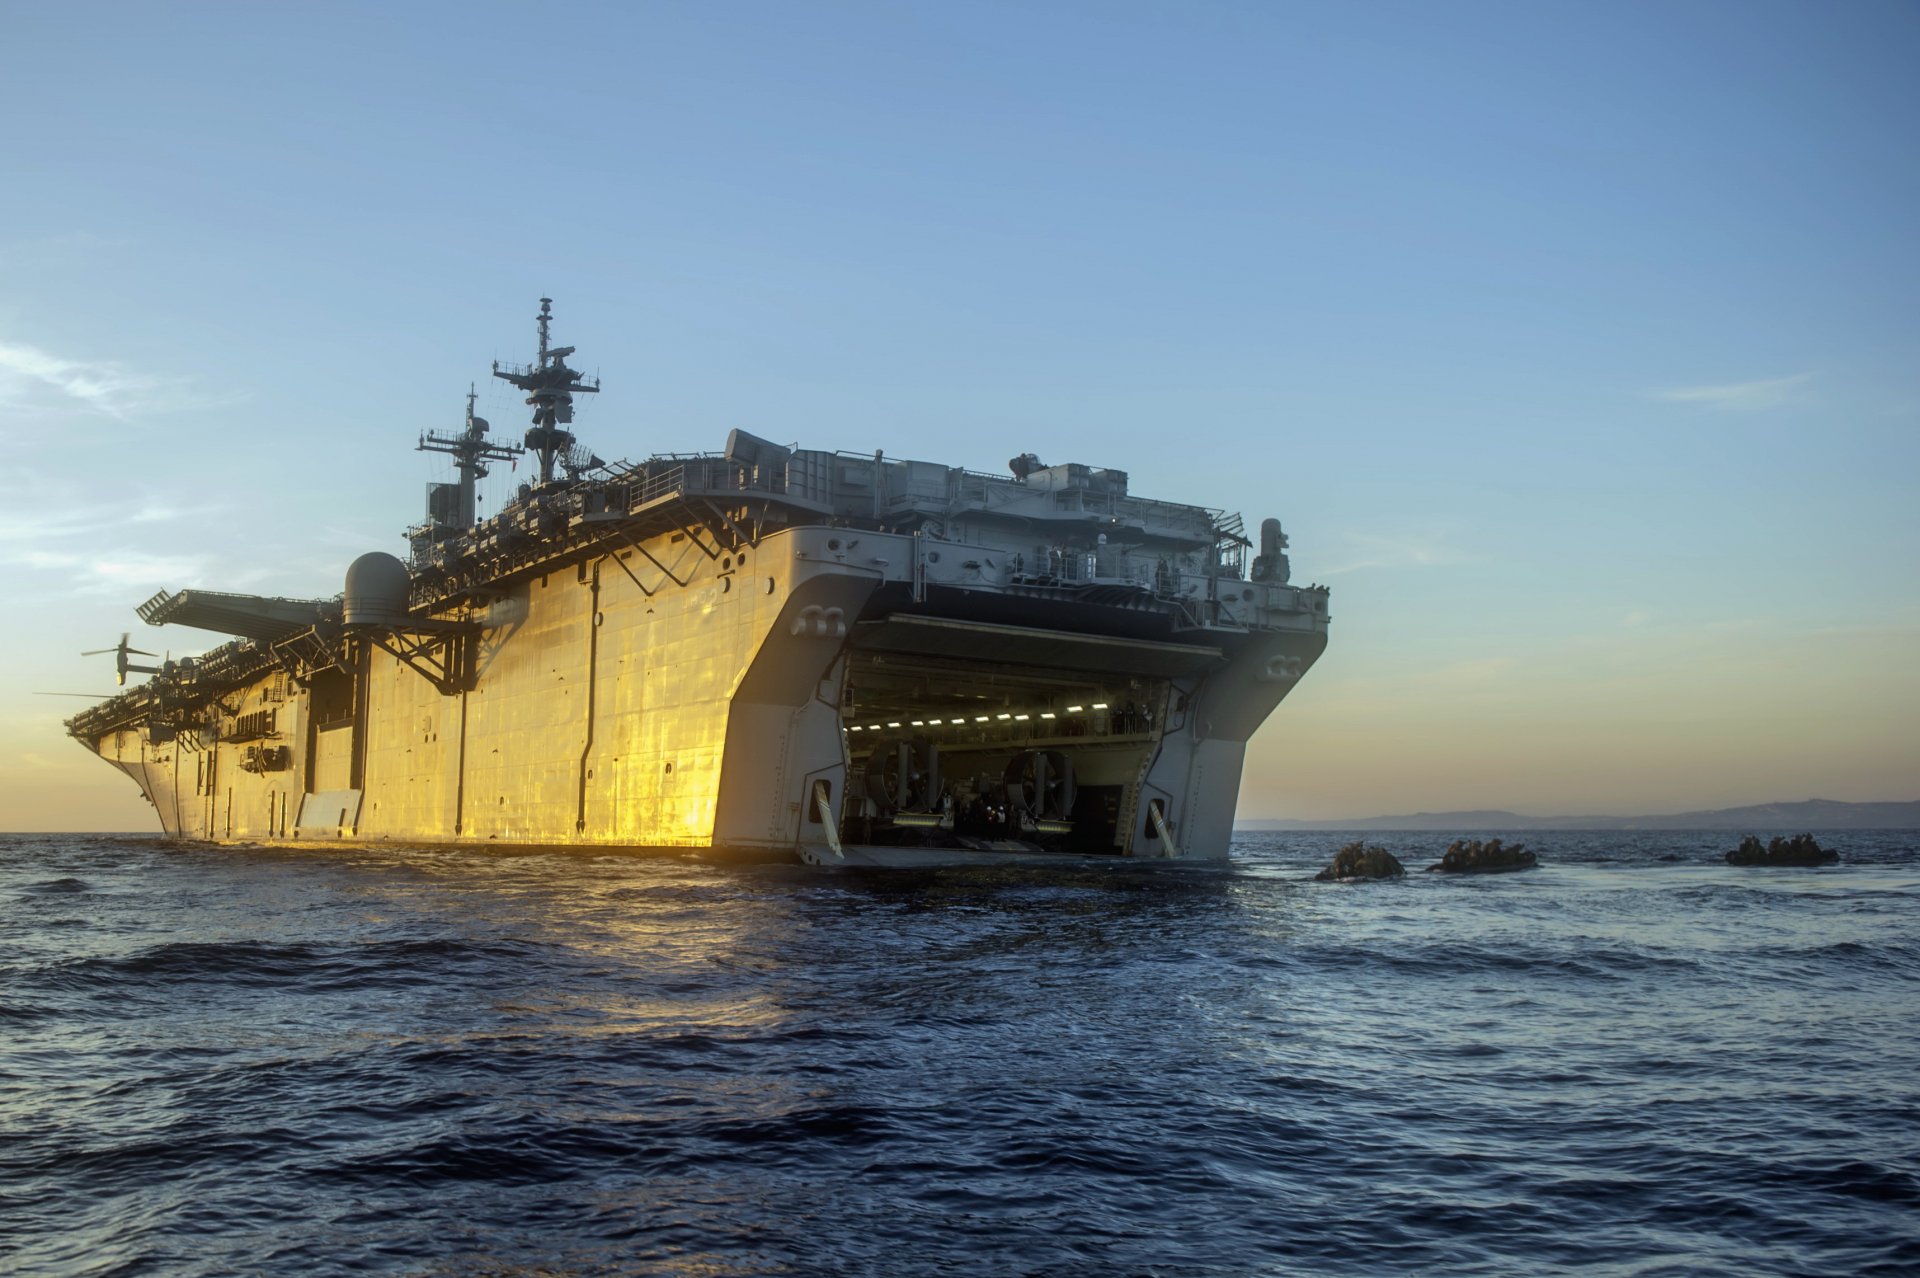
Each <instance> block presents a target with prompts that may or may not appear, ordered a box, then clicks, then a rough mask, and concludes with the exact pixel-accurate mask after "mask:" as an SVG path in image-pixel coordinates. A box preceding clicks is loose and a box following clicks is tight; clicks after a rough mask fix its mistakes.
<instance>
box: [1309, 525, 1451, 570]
mask: <svg viewBox="0 0 1920 1278" xmlns="http://www.w3.org/2000/svg"><path fill="white" fill-rule="evenodd" d="M1342 540H1343V541H1344V542H1345V543H1346V545H1347V547H1348V555H1349V557H1348V558H1347V559H1346V560H1345V561H1344V562H1342V563H1339V564H1336V565H1335V566H1334V567H1332V568H1322V569H1321V570H1320V571H1319V573H1318V575H1319V576H1321V577H1338V576H1340V575H1341V574H1343V573H1349V572H1359V571H1361V570H1362V569H1365V568H1443V567H1448V566H1451V565H1454V564H1464V563H1468V562H1470V558H1469V557H1468V556H1467V555H1464V554H1462V553H1461V552H1459V551H1457V550H1454V549H1453V548H1452V547H1450V546H1447V545H1444V544H1442V543H1441V542H1440V541H1439V540H1438V539H1437V538H1434V537H1425V536H1417V535H1416V536H1397V537H1383V536H1380V535H1378V534H1375V533H1348V534H1346V535H1345V536H1344V537H1343V538H1342Z"/></svg>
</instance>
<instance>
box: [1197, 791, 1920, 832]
mask: <svg viewBox="0 0 1920 1278" xmlns="http://www.w3.org/2000/svg"><path fill="white" fill-rule="evenodd" d="M1234 829H1236V830H1244V831H1258V830H1461V831H1486V830H1495V831H1500V830H1751V831H1755V832H1762V831H1772V832H1776V833H1778V832H1781V831H1786V830H1789V829H1791V830H1794V831H1802V830H1804V831H1813V830H1912V829H1920V800H1912V801H1908V802H1899V803H1840V802H1837V801H1836V800H1833V799H1806V800H1803V801H1801V802H1798V803H1755V804H1750V805H1748V806H1746V807H1741V808H1715V809H1712V810H1710V811H1704V812H1670V813H1665V814H1659V815H1653V816H1526V815H1524V814H1522V813H1519V812H1507V811H1504V810H1501V809H1472V810H1468V811H1463V812H1411V813H1405V814H1402V815H1399V816H1374V817H1347V818H1344V819H1340V820H1325V821H1312V820H1298V819H1294V818H1279V819H1269V820H1260V821H1237V822H1235V823H1234Z"/></svg>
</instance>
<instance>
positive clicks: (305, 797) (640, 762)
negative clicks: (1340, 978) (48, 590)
mask: <svg viewBox="0 0 1920 1278" xmlns="http://www.w3.org/2000/svg"><path fill="white" fill-rule="evenodd" d="M551 316H552V303H551V300H550V299H545V298H543V299H541V302H540V314H539V317H538V332H539V345H538V351H537V354H536V357H535V360H534V362H533V363H531V364H528V365H525V366H502V365H499V364H495V365H494V368H493V375H494V376H495V377H497V378H500V379H501V380H503V381H505V382H508V383H509V384H511V385H512V386H514V387H516V388H518V389H519V390H521V391H524V392H525V393H526V402H527V404H528V405H529V406H530V407H531V408H532V410H533V411H532V416H533V421H532V426H531V429H529V430H528V431H527V432H526V435H525V439H524V444H523V445H520V446H516V445H508V444H503V443H499V442H496V441H495V440H494V439H492V438H491V437H490V431H489V427H488V424H487V422H486V421H484V420H483V419H481V418H479V417H476V416H474V398H475V397H474V395H473V393H471V391H470V393H469V395H468V399H467V415H466V421H465V423H464V426H463V427H462V428H461V429H459V430H457V431H446V432H429V433H427V434H424V435H422V436H421V438H420V441H419V447H420V448H421V449H422V450H426V451H431V452H438V453H444V454H447V455H448V456H450V457H451V458H452V459H453V465H454V467H455V470H456V472H457V474H458V476H459V479H458V482H457V483H445V484H434V485H430V486H429V489H428V497H427V513H426V519H425V520H424V521H423V522H421V523H419V524H418V525H416V526H414V527H413V528H411V529H409V530H408V533H407V542H408V555H407V558H406V559H405V560H404V561H403V560H402V559H400V558H398V557H396V556H393V555H388V554H384V553H369V554H366V555H362V556H361V557H360V558H359V559H357V560H355V561H354V562H353V563H352V565H351V566H350V567H348V569H347V571H346V576H345V583H344V584H345V589H344V591H343V593H342V594H341V595H340V596H338V597H336V598H332V599H282V598H266V597H261V596H255V595H242V594H229V593H220V592H215V591H211V590H202V589H197V588H195V589H185V590H180V591H176V592H171V593H170V592H166V591H162V592H161V593H159V594H157V595H155V596H154V597H153V598H151V599H149V600H147V602H146V603H144V604H142V605H140V607H139V609H138V610H137V611H138V613H139V616H140V618H141V619H142V620H143V621H145V622H147V623H149V624H151V625H156V626H157V625H182V626H190V627H198V628H200V629H203V630H210V631H214V632H216V633H220V634H224V635H228V636H231V637H232V638H231V640H230V641H229V642H227V643H225V644H223V645H222V646H220V647H217V648H214V649H213V650H211V651H210V652H207V653H206V654H205V655H203V656H201V657H198V658H195V659H182V660H179V661H168V662H167V663H165V664H164V665H160V666H147V667H142V666H137V665H133V664H131V663H130V661H129V657H130V656H131V655H134V654H135V653H136V650H134V649H131V648H129V647H128V641H127V640H126V639H125V638H123V639H122V641H121V643H120V646H119V648H118V649H117V652H118V664H119V668H120V677H121V681H122V684H123V685H124V683H125V679H126V675H127V674H128V673H130V672H137V673H144V674H148V675H150V676H151V678H150V679H149V680H148V682H146V683H145V684H144V685H142V686H139V687H137V688H134V689H132V690H129V691H128V692H125V693H123V694H121V695H119V696H116V697H114V698H113V699H112V700H110V701H107V702H104V703H102V704H101V705H98V706H96V707H93V708H92V709H89V710H88V711H86V712H85V713H83V714H80V715H78V716H76V717H75V718H73V719H71V720H69V721H68V724H67V728H68V731H69V732H70V733H71V734H72V735H73V736H74V737H75V738H76V739H78V740H79V741H80V742H82V743H83V744H85V745H86V746H87V747H88V748H89V749H91V750H93V751H94V752H95V753H97V754H98V755H99V756H100V757H101V758H102V759H104V760H106V761H107V762H108V763H111V764H113V765H114V766H115V767H117V768H119V769H121V770H122V771H123V772H125V773H126V774H127V775H128V776H129V777H131V778H132V779H133V780H134V782H135V783H136V784H137V785H139V787H140V789H141V790H142V792H144V793H145V795H146V797H147V799H148V800H149V801H150V802H151V803H152V804H153V806H154V808H155V809H156V811H157V812H158V813H159V817H160V823H161V825H162V827H163V828H164V829H165V831H166V833H167V834H168V835H170V836H172V837H175V838H178V839H182V840H195V841H209V842H214V843H243V842H244V843H278V842H286V843H295V844H312V843H397V844H431V845H449V844H451V845H461V844H472V845H481V846H494V847H498V846H505V845H533V846H541V845H546V846H554V845H563V846H578V847H594V848H630V849H711V850H713V851H714V852H717V853H728V854H736V855H742V856H748V857H757V858H774V857H797V858H799V859H801V860H804V861H809V862H814V863H820V864H830V865H849V864H853V865H919V864H950V863H980V862H986V863H1000V862H1008V861H1022V862H1024V861H1036V860H1043V861H1052V860H1060V859H1067V858H1073V859H1089V858H1093V859H1101V858H1129V857H1131V858H1155V859H1168V858H1172V859H1185V860H1189V861H1191V860H1203V861H1204V860H1220V859H1223V858H1225V857H1226V855H1227V845H1228V840H1229V836H1230V833H1231V830H1232V824H1233V813H1234V804H1235V800H1236V798H1237V796H1238V793H1239V787H1240V773H1241V765H1242V761H1243V758H1244V756H1245V753H1246V747H1247V740H1248V738H1249V737H1251V736H1252V735H1253V732H1254V730H1255V729H1256V728H1258V727H1259V726H1260V724H1261V722H1262V721H1263V720H1265V719H1266V717H1267V716H1268V715H1269V714H1270V713H1272V711H1273V710H1274V708H1275V707H1276V706H1277V705H1279V703H1280V701H1281V699H1282V698H1283V697H1285V696H1286V694H1287V693H1288V692H1289V691H1290V690H1291V689H1292V688H1293V686H1294V684H1295V683H1296V682H1298V680H1299V679H1300V677H1301V675H1302V674H1304V673H1305V671H1306V670H1307V668H1308V667H1309V666H1311V665H1312V664H1313V662H1314V660H1315V659H1316V658H1317V657H1318V656H1319V655H1320V653H1321V651H1322V650H1323V649H1324V648H1325V646H1326V641H1327V619H1328V617H1327V591H1326V590H1325V589H1324V588H1322V587H1318V586H1305V587H1302V586H1296V585H1293V584H1292V583H1291V582H1290V580H1289V570H1288V563H1287V556H1286V554H1285V549H1286V539H1285V537H1284V536H1283V535H1282V532H1281V527H1280V524H1279V521H1277V520H1274V519H1268V520H1266V521H1265V522H1264V523H1263V524H1262V525H1261V527H1260V530H1259V544H1258V546H1257V547H1256V546H1255V544H1254V543H1253V542H1252V541H1251V540H1250V539H1249V538H1248V537H1247V536H1246V535H1245V533H1244V531H1243V526H1242V523H1241V520H1240V517H1239V516H1238V515H1230V514H1227V513H1225V512H1223V511H1219V510H1212V509H1207V508H1204V507H1200V506H1190V505H1182V504H1178V503H1174V502H1168V501H1161V500H1156V499H1153V498H1148V497H1142V496H1138V495H1136V494H1135V493H1133V492H1132V491H1131V488H1130V485H1129V482H1128V477H1127V475H1126V473H1125V472H1123V471H1119V470H1112V469H1103V468H1100V467H1096V466H1086V465H1080V464H1077V463H1068V464H1061V465H1045V464H1042V462H1041V461H1040V459H1039V458H1038V457H1037V456H1034V455H1032V454H1025V455H1022V456H1020V457H1017V458H1015V459H1014V460H1013V461H1012V463H1011V464H1010V467H1009V472H1008V473H1007V474H987V473H982V472H979V471H973V470H966V469H962V468H959V467H954V466H949V465H945V464H941V463H935V462H923V461H901V460H896V459H894V458H890V457H887V456H885V455H883V454H881V453H878V452H876V453H872V454H865V453H847V452H830V451H823V450H818V449H811V448H803V447H800V446H797V445H785V444H776V443H773V442H770V441H768V440H766V439H762V438H759V437H757V436H754V435H751V434H748V433H746V432H745V431H739V430H736V431H733V432H732V433H731V434H730V435H729V436H728V437H727V440H726V447H725V449H724V450H723V451H721V452H718V453H670V454H661V455H657V456H654V457H650V458H648V459H646V460H644V461H639V462H631V463H607V462H604V461H602V460H601V459H600V458H598V457H596V456H594V455H593V454H592V453H591V452H590V451H589V450H587V449H586V448H584V447H583V446H581V445H580V444H579V442H578V441H577V440H576V438H575V436H574V434H573V432H572V431H571V430H570V429H569V427H570V426H571V425H572V424H573V408H574V398H575V396H577V395H580V394H585V393H594V392H598V391H599V389H600V387H599V383H598V382H597V381H589V380H588V379H587V378H585V377H584V376H583V375H582V374H581V373H580V372H578V371H577V370H575V369H574V368H572V367H571V366H569V365H568V363H567V357H568V356H570V355H572V354H573V353H574V348H573V347H570V346H555V345H553V344H552V343H551V341H550V323H551ZM527 453H530V454H531V455H532V457H531V459H530V461H531V462H533V463H537V478H535V479H534V480H533V481H532V482H530V483H527V484H525V485H522V486H521V487H520V488H519V490H518V495H517V496H516V497H515V498H514V499H513V500H512V501H510V502H509V503H508V504H506V505H505V506H504V507H503V508H502V509H500V510H499V511H498V513H496V514H494V515H492V516H491V517H489V518H485V519H480V518H478V517H477V515H476V502H475V484H476V481H477V480H478V479H480V478H482V477H484V476H485V475H486V474H487V473H488V468H489V465H490V464H493V463H499V462H504V461H508V460H510V459H513V460H516V462H517V459H518V458H519V457H521V456H522V455H524V454H527ZM1249 552H1256V553H1254V554H1253V555H1252V558H1251V563H1249V562H1248V558H1249Z"/></svg>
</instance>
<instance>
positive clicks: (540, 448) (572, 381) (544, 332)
mask: <svg viewBox="0 0 1920 1278" xmlns="http://www.w3.org/2000/svg"><path fill="white" fill-rule="evenodd" d="M536 319H537V321H538V324H539V329H540V349H539V358H538V362H536V363H533V364H506V365H503V364H501V363H500V362H499V361H498V360H495V361H494V364H493V375H494V376H495V377H497V378H499V379H500V380H501V381H503V382H507V383H508V384H510V385H513V386H517V387H519V388H520V389H521V390H523V391H525V392H527V403H528V405H529V406H531V407H532V409H533V429H531V430H529V431H528V432H527V436H526V443H527V447H528V448H530V449H532V450H533V452H534V454H535V455H536V456H537V457H539V458H540V482H541V483H542V484H550V483H552V482H553V463H554V459H555V458H556V457H564V456H565V455H566V452H567V450H568V449H569V448H571V447H572V446H573V442H574V439H573V432H572V431H570V430H568V429H566V428H567V427H568V426H569V425H571V424H572V423H573V397H574V395H575V394H576V393H578V394H595V393H597V392H598V391H599V390H600V379H599V378H597V377H596V378H594V379H593V380H592V381H588V380H587V379H586V378H585V376H584V375H583V374H582V373H580V372H579V370H577V369H572V368H568V367H567V356H569V355H571V354H573V352H574V348H573V347H571V346H554V345H552V344H551V340H550V337H551V325H552V323H553V299H552V298H551V297H543V298H541V299H540V314H539V315H538V316H537V317H536Z"/></svg>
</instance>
